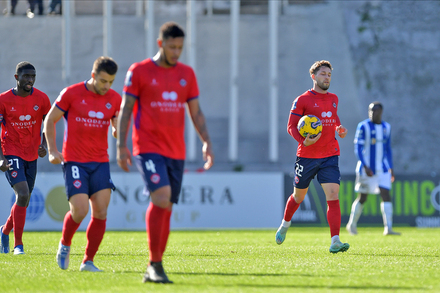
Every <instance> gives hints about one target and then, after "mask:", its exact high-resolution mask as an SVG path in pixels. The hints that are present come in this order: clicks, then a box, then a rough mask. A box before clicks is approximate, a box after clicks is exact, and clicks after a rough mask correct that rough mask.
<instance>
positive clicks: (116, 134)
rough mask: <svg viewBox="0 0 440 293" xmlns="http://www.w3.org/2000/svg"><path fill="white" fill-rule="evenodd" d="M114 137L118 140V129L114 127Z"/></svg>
mask: <svg viewBox="0 0 440 293" xmlns="http://www.w3.org/2000/svg"><path fill="white" fill-rule="evenodd" d="M112 135H113V137H114V138H118V130H117V129H116V127H112Z"/></svg>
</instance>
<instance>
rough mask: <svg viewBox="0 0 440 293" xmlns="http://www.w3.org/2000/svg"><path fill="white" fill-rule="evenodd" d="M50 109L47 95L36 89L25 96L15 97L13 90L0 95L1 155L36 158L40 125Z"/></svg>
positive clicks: (39, 139) (27, 159) (39, 142)
mask: <svg viewBox="0 0 440 293" xmlns="http://www.w3.org/2000/svg"><path fill="white" fill-rule="evenodd" d="M49 110H50V100H49V97H48V96H47V95H46V94H45V93H43V92H42V91H40V90H38V89H36V88H32V90H31V93H30V95H29V96H27V97H20V96H17V95H16V94H15V93H14V91H13V90H12V89H11V90H9V91H6V92H4V93H2V94H0V122H1V127H2V134H1V135H2V137H1V145H2V151H3V155H10V156H17V157H20V158H22V159H23V160H25V161H34V160H36V159H38V147H39V146H40V145H41V124H42V122H43V118H44V116H46V114H47V113H48V112H49Z"/></svg>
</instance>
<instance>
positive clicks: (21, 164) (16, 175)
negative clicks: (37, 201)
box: [5, 156, 37, 193]
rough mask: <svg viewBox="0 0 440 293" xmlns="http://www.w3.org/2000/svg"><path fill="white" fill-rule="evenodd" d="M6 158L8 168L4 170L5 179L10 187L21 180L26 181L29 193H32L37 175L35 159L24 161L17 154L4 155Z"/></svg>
mask: <svg viewBox="0 0 440 293" xmlns="http://www.w3.org/2000/svg"><path fill="white" fill-rule="evenodd" d="M5 158H6V159H7V160H8V163H9V165H11V166H10V167H9V170H8V171H6V172H5V175H6V179H7V180H8V182H9V184H11V187H13V186H14V185H15V184H17V183H19V182H23V181H27V184H28V187H29V193H32V190H33V189H34V185H35V178H36V177H37V160H34V161H25V160H23V159H22V158H20V157H17V156H5Z"/></svg>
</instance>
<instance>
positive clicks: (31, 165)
mask: <svg viewBox="0 0 440 293" xmlns="http://www.w3.org/2000/svg"><path fill="white" fill-rule="evenodd" d="M36 76H37V71H36V70H35V67H34V66H33V65H32V64H31V63H29V62H27V61H23V62H20V63H18V64H17V67H16V69H15V75H14V77H15V80H16V81H17V85H16V87H15V88H13V89H10V90H8V91H6V92H4V93H2V94H0V123H1V124H0V125H1V129H2V133H1V150H0V170H2V171H3V172H5V175H6V179H7V180H8V182H9V184H10V185H11V186H12V189H14V193H15V197H16V200H15V204H14V205H13V206H12V209H11V213H10V215H9V217H8V219H7V220H6V223H5V224H4V225H3V226H1V227H0V231H1V232H0V233H1V243H0V253H8V252H9V233H10V232H11V230H14V241H15V244H14V254H24V249H23V240H22V236H23V229H24V225H25V221H26V208H27V207H28V205H29V201H30V198H31V194H32V190H33V188H34V184H35V178H36V176H37V159H38V157H44V156H45V155H46V152H47V151H46V140H45V137H44V135H43V138H42V135H41V125H42V124H43V120H44V118H45V117H46V114H47V113H48V112H49V109H50V100H49V97H48V96H47V95H46V94H45V93H43V92H42V91H40V90H38V89H36V88H34V83H35V80H36Z"/></svg>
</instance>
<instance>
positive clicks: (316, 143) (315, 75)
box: [275, 60, 350, 253]
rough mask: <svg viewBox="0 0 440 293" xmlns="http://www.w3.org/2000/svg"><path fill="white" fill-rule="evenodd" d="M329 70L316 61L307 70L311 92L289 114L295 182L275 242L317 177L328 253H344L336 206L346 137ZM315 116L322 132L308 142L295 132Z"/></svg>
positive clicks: (282, 236) (279, 240) (280, 239)
mask: <svg viewBox="0 0 440 293" xmlns="http://www.w3.org/2000/svg"><path fill="white" fill-rule="evenodd" d="M332 70H333V68H332V66H331V64H330V62H328V61H326V60H322V61H316V62H315V63H314V64H313V65H312V67H311V68H310V77H311V78H312V80H313V88H312V89H311V90H308V91H307V92H305V93H303V94H302V95H300V96H299V97H297V98H296V99H295V101H294V102H293V105H292V109H291V110H290V115H289V122H288V123H287V132H288V133H289V134H290V135H291V136H292V137H293V138H295V140H296V141H298V149H297V152H296V155H297V160H296V164H295V180H294V188H293V194H292V195H291V196H290V197H289V199H288V200H287V203H286V207H285V210H284V218H283V221H282V223H281V225H280V227H279V228H278V231H277V233H276V235H275V240H276V242H277V243H278V244H281V243H283V242H284V240H285V239H286V233H287V230H288V228H289V227H290V221H291V220H292V217H293V214H294V213H295V211H296V210H297V209H298V207H299V205H300V204H301V202H302V201H303V200H304V197H305V196H306V194H307V190H308V188H309V185H310V182H311V180H312V179H313V178H314V177H315V176H316V175H317V178H318V182H319V183H320V184H321V186H322V189H323V190H324V193H325V197H326V200H327V206H328V208H327V221H328V223H329V226H330V234H331V245H330V252H331V253H338V252H344V251H347V249H348V248H349V247H350V246H349V244H348V243H342V242H341V241H340V239H339V231H340V228H341V208H340V206H339V184H340V180H341V178H340V172H339V154H340V151H339V144H338V141H337V140H336V137H335V132H336V133H337V134H338V135H339V137H341V138H344V137H345V136H346V135H347V129H346V128H345V127H344V126H342V125H341V122H340V120H339V117H338V114H337V111H338V97H337V96H336V95H335V94H332V93H329V92H328V91H327V90H328V88H329V87H330V81H331V77H332ZM308 114H311V115H315V116H317V117H318V118H319V119H320V120H321V123H322V132H321V133H320V134H318V135H317V136H316V137H313V138H311V137H310V135H307V137H306V138H304V137H302V136H301V135H300V134H299V132H298V129H297V125H298V121H299V120H300V119H301V117H302V116H304V115H308Z"/></svg>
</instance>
